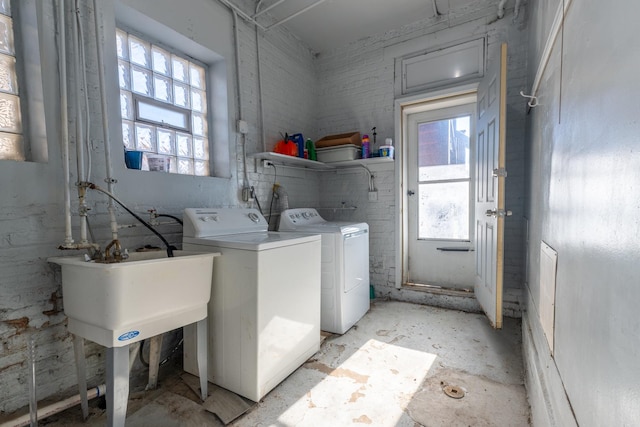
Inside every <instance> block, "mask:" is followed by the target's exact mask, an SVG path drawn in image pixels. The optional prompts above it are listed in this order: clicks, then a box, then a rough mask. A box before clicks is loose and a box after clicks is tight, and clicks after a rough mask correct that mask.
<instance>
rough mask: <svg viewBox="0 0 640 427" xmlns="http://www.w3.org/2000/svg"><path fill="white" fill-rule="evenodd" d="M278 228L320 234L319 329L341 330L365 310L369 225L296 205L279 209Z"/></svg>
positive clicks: (349, 326)
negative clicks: (327, 216)
mask: <svg viewBox="0 0 640 427" xmlns="http://www.w3.org/2000/svg"><path fill="white" fill-rule="evenodd" d="M278 230H279V231H281V232H284V231H291V232H298V233H299V232H304V233H310V234H316V233H319V234H320V235H321V236H322V304H321V305H322V314H321V323H320V329H322V330H323V331H327V332H332V333H336V334H344V333H345V332H346V331H347V330H348V329H349V328H351V327H352V326H353V325H354V324H355V323H356V322H357V321H358V320H360V318H362V316H364V314H365V313H366V312H367V311H369V225H368V224H367V223H364V222H362V223H349V222H330V221H326V220H325V219H324V218H322V217H321V216H320V215H319V214H318V212H317V211H316V210H315V209H313V208H298V209H287V210H284V211H283V212H282V213H281V215H280V225H279V228H278Z"/></svg>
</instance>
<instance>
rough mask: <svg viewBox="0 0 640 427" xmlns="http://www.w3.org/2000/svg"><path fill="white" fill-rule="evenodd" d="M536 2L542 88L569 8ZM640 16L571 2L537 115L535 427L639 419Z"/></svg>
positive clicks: (534, 31) (526, 334)
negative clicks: (544, 310)
mask: <svg viewBox="0 0 640 427" xmlns="http://www.w3.org/2000/svg"><path fill="white" fill-rule="evenodd" d="M529 3H530V9H531V10H532V14H531V17H530V19H531V23H530V25H529V28H530V29H531V36H530V43H529V48H528V52H529V53H528V56H529V60H528V64H529V74H528V76H529V77H528V80H529V84H532V83H533V78H534V76H535V74H536V71H537V69H538V67H539V64H540V58H541V56H542V51H543V48H544V46H545V43H546V42H547V38H548V34H549V31H550V28H551V26H552V22H553V20H554V18H555V14H556V10H557V9H558V7H559V6H561V5H562V4H563V2H561V1H558V0H533V1H530V2H529ZM568 3H569V2H564V4H568ZM531 6H532V7H531ZM637 12H638V5H637V3H636V2H634V1H631V0H624V1H621V2H617V3H616V6H615V7H602V5H601V4H598V3H594V2H583V1H573V2H571V5H570V8H569V9H568V11H567V14H566V16H565V17H564V29H563V31H562V32H561V34H560V35H559V37H558V38H557V39H556V40H555V43H554V44H553V49H552V51H551V57H550V61H549V63H548V64H547V66H546V68H545V70H544V73H543V74H542V80H541V84H540V88H539V90H538V93H537V95H538V98H539V103H540V106H538V107H536V108H534V109H533V110H532V111H531V114H530V115H529V116H528V120H527V122H528V126H527V127H528V138H527V146H528V150H527V156H528V159H527V163H528V164H529V168H528V171H527V204H526V216H527V218H528V219H529V239H528V240H529V244H528V275H527V277H526V279H527V280H526V281H527V286H526V289H525V296H526V314H525V315H524V316H523V325H522V327H523V340H524V351H523V354H524V357H525V363H526V368H527V390H528V392H529V399H530V402H531V408H532V416H533V422H534V425H536V426H550V425H557V426H571V425H580V426H603V425H610V426H614V425H615V426H624V425H627V426H631V425H638V424H639V423H640V404H639V402H640V366H639V365H638V360H640V339H639V338H638V337H639V335H638V331H639V330H640V315H638V301H640V286H639V281H638V278H639V277H640V267H639V264H638V254H640V239H638V236H640V225H639V224H640V222H639V221H638V212H639V206H638V188H640V174H639V173H638V171H639V170H640V156H639V155H638V146H639V145H638V144H639V137H638V135H639V134H640V126H638V116H639V115H640V107H639V105H638V102H637V99H636V98H637V97H636V94H637V87H638V76H637V70H638V67H639V66H640V38H639V37H638V33H637V26H636V25H635V17H634V16H635V14H636V13H637ZM541 241H544V242H546V243H547V244H548V245H549V246H551V247H552V248H553V249H554V250H555V251H557V253H558V265H557V275H556V291H555V332H554V333H553V338H554V343H555V344H554V354H553V356H551V353H550V350H549V347H548V345H547V341H546V338H545V335H544V333H543V331H542V327H541V326H540V320H539V316H540V312H539V307H540V293H541V290H540V273H539V272H540V268H539V266H540V242H541Z"/></svg>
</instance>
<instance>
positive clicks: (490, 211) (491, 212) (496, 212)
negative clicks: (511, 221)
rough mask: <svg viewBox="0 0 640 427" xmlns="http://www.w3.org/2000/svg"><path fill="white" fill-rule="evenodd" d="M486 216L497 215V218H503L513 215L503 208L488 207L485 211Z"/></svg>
mask: <svg viewBox="0 0 640 427" xmlns="http://www.w3.org/2000/svg"><path fill="white" fill-rule="evenodd" d="M485 215H486V216H493V217H499V218H504V217H506V216H511V215H513V212H511V211H508V210H504V209H495V210H493V209H488V210H487V211H486V212H485Z"/></svg>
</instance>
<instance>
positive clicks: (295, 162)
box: [249, 152, 333, 169]
mask: <svg viewBox="0 0 640 427" xmlns="http://www.w3.org/2000/svg"><path fill="white" fill-rule="evenodd" d="M249 157H251V158H254V159H259V160H271V161H272V162H273V163H275V164H280V165H287V166H298V167H301V168H309V169H333V168H332V167H331V166H328V165H326V164H324V163H322V162H316V161H314V160H308V159H302V158H300V157H293V156H287V155H284V154H279V153H272V152H264V153H255V154H251V155H249Z"/></svg>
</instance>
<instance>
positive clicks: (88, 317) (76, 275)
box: [49, 251, 220, 347]
mask: <svg viewBox="0 0 640 427" xmlns="http://www.w3.org/2000/svg"><path fill="white" fill-rule="evenodd" d="M174 255H175V256H174V257H173V258H168V257H167V254H166V252H164V251H158V252H141V253H139V252H136V253H133V254H130V257H129V259H128V260H126V261H125V262H122V263H116V264H101V263H96V262H85V260H84V258H83V257H81V256H78V257H55V258H49V262H52V263H55V264H59V265H61V266H62V295H63V298H64V312H65V314H66V315H67V317H68V318H69V323H68V328H69V332H71V333H73V334H75V335H78V336H80V337H83V338H86V339H89V340H91V341H94V342H96V343H98V344H100V345H103V346H105V347H123V346H126V345H129V344H132V343H134V342H137V341H140V340H143V339H145V338H149V337H152V336H155V335H158V334H161V333H163V332H166V331H170V330H173V329H176V328H179V327H182V326H185V325H188V324H191V323H194V322H197V321H199V320H202V319H204V318H206V317H207V303H208V302H209V298H210V296H211V275H212V271H213V259H214V257H216V256H218V255H220V254H219V253H204V254H199V253H194V252H186V251H174Z"/></svg>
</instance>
